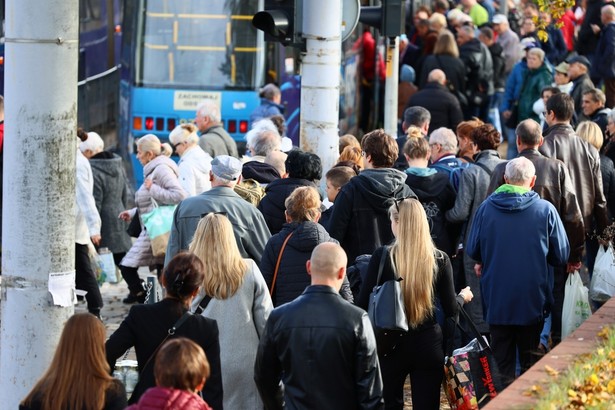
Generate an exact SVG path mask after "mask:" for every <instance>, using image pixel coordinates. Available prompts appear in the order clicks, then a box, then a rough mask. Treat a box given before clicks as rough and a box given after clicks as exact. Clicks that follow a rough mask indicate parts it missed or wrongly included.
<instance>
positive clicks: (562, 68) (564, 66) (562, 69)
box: [555, 61, 569, 74]
mask: <svg viewBox="0 0 615 410" xmlns="http://www.w3.org/2000/svg"><path fill="white" fill-rule="evenodd" d="M568 67H569V65H568V63H566V62H565V61H562V62H561V63H559V64H558V65H557V66H555V71H556V72H558V73H561V74H568Z"/></svg>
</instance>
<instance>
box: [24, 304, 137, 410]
mask: <svg viewBox="0 0 615 410" xmlns="http://www.w3.org/2000/svg"><path fill="white" fill-rule="evenodd" d="M106 337H107V332H106V330H105V325H103V324H102V322H101V321H100V319H98V318H96V317H95V316H94V315H91V314H89V313H79V314H76V315H73V316H72V317H71V318H70V319H68V321H67V322H66V325H64V330H62V336H60V342H59V343H58V347H57V348H56V352H55V354H54V356H53V360H52V361H51V364H50V365H49V369H47V371H46V372H45V374H44V375H43V376H42V377H41V378H40V380H39V381H38V382H37V383H36V385H35V386H34V388H33V389H32V391H30V393H28V396H26V398H25V399H24V400H23V401H22V402H21V404H20V405H19V409H20V410H34V409H37V410H39V409H40V410H61V409H83V410H101V409H102V410H120V409H124V408H125V407H126V391H125V390H124V386H123V385H122V384H121V383H120V382H119V381H118V380H116V379H114V378H113V377H111V372H110V369H109V364H108V363H107V358H106V356H105V338H106Z"/></svg>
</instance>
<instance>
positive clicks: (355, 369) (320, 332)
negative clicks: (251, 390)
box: [254, 285, 382, 410]
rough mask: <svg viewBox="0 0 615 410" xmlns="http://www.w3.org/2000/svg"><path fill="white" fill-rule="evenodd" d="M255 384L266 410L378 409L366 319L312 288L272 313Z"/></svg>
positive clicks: (330, 293)
mask: <svg viewBox="0 0 615 410" xmlns="http://www.w3.org/2000/svg"><path fill="white" fill-rule="evenodd" d="M254 379H255V381H256V385H257V386H258V390H259V392H260V394H261V397H262V398H263V402H264V403H265V408H266V409H282V408H286V409H336V410H346V409H380V408H382V378H381V376H380V367H379V365H378V355H377V352H376V338H375V336H374V331H373V330H372V325H371V323H370V321H369V318H368V317H367V313H366V312H365V311H364V310H363V309H360V308H358V307H356V306H354V305H352V304H350V303H348V302H346V301H344V300H342V298H341V297H340V295H339V294H338V293H337V292H336V291H335V289H333V288H331V287H329V286H323V285H318V286H310V287H308V288H307V289H306V290H305V291H304V292H303V294H301V296H299V297H298V298H297V299H295V300H294V301H292V302H289V303H286V304H284V305H282V306H280V307H279V308H276V309H274V310H273V312H271V316H269V320H267V326H266V327H265V333H264V335H263V337H262V339H261V342H260V345H259V348H258V354H257V356H256V363H255V365H254ZM280 381H282V382H283V385H284V388H283V391H282V388H281V383H280ZM282 400H283V401H284V404H283V403H282Z"/></svg>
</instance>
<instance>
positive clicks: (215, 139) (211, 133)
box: [199, 125, 239, 158]
mask: <svg viewBox="0 0 615 410" xmlns="http://www.w3.org/2000/svg"><path fill="white" fill-rule="evenodd" d="M199 146H200V147H201V149H202V150H203V151H205V152H206V153H208V154H209V156H210V157H212V158H216V157H217V156H218V155H230V156H231V157H235V158H239V155H238V153H237V144H236V143H235V140H234V139H233V138H231V136H230V135H229V133H228V132H226V130H225V129H224V127H222V125H214V126H212V127H210V128H208V129H207V131H205V132H203V133H202V134H201V137H200V138H199Z"/></svg>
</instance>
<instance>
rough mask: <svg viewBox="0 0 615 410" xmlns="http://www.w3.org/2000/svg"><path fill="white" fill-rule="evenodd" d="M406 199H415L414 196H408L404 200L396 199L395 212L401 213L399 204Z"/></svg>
mask: <svg viewBox="0 0 615 410" xmlns="http://www.w3.org/2000/svg"><path fill="white" fill-rule="evenodd" d="M406 199H414V197H413V196H406V197H404V198H399V199H394V203H395V210H396V211H397V213H399V204H401V203H402V202H404V201H405V200H406Z"/></svg>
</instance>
